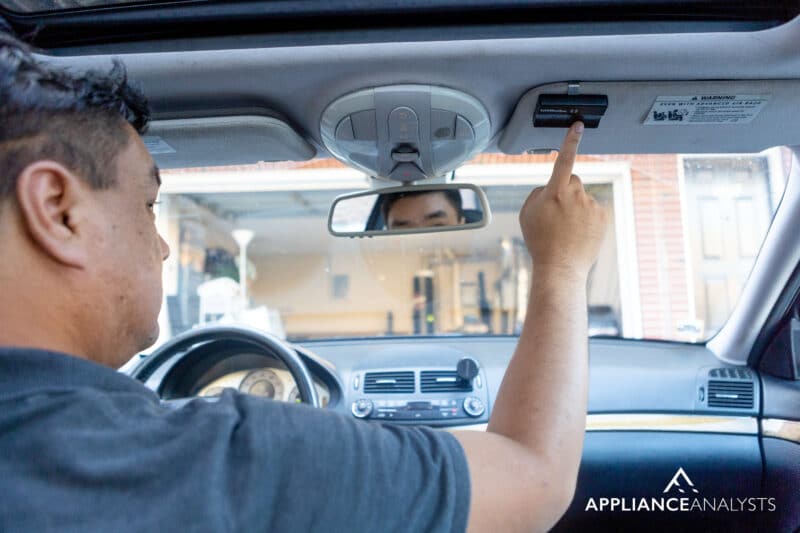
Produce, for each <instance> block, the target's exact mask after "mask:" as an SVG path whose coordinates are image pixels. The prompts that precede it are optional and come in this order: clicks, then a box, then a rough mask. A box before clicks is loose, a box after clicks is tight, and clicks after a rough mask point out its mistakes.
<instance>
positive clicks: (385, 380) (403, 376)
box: [364, 371, 414, 394]
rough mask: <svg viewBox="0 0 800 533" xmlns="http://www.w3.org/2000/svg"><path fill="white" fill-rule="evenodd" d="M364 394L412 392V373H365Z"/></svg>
mask: <svg viewBox="0 0 800 533" xmlns="http://www.w3.org/2000/svg"><path fill="white" fill-rule="evenodd" d="M364 392H367V393H382V394H385V393H389V394H394V393H402V392H414V372H412V371H407V372H367V374H366V375H365V376H364Z"/></svg>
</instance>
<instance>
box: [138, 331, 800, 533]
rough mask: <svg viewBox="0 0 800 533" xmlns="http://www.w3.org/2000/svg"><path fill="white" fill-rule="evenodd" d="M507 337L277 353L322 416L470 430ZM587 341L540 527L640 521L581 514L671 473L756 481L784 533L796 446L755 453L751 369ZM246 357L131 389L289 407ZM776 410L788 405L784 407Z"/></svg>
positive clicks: (275, 379) (648, 347)
mask: <svg viewBox="0 0 800 533" xmlns="http://www.w3.org/2000/svg"><path fill="white" fill-rule="evenodd" d="M516 343H517V338H516V337H511V336H509V337H501V336H495V337H414V338H375V339H331V340H324V341H323V340H321V341H305V342H304V343H303V345H302V346H299V345H293V346H291V348H293V349H294V350H295V351H296V353H297V354H298V355H299V356H300V358H301V359H302V360H303V362H304V363H305V366H306V367H307V369H308V372H309V374H310V375H311V377H312V380H313V382H314V385H315V387H316V390H317V393H318V395H319V398H320V400H321V402H320V403H321V405H322V406H324V407H325V408H326V409H327V410H330V411H334V412H337V413H339V414H340V415H342V416H346V417H348V418H350V419H359V420H363V421H365V422H364V423H373V422H377V423H384V424H385V423H391V424H407V425H425V426H432V427H439V428H442V429H447V430H451V429H452V430H479V431H480V430H484V429H485V428H486V424H487V422H488V420H489V415H490V413H491V410H492V408H493V404H494V400H495V398H496V396H497V393H498V389H499V388H500V384H501V382H502V380H503V376H504V374H505V371H506V368H507V367H508V363H509V361H510V359H511V356H512V354H513V353H514V349H515V347H516ZM589 344H590V365H589V374H590V379H589V382H590V386H589V409H588V411H589V412H588V414H587V419H586V430H587V431H586V435H585V441H584V448H583V459H582V462H581V467H580V472H579V475H578V484H577V489H576V494H575V497H574V500H573V504H572V506H571V507H570V509H569V510H568V511H567V514H566V515H565V516H564V517H563V518H562V520H561V522H559V524H557V526H556V527H555V528H554V531H557V532H561V531H564V532H568V531H612V530H622V529H624V530H643V529H647V528H648V527H651V523H652V520H653V517H652V516H651V515H649V514H647V513H643V514H630V516H628V515H626V516H624V517H622V518H624V519H625V520H626V521H625V522H624V523H623V522H622V521H620V520H621V518H620V516H619V515H617V514H614V513H607V514H604V515H598V514H596V513H587V512H585V509H586V502H587V501H588V500H589V498H592V497H597V495H614V496H625V495H628V496H634V495H638V496H643V495H650V494H653V495H658V494H661V492H662V491H663V487H664V486H665V485H666V484H667V483H668V482H669V480H670V479H671V478H672V477H673V476H674V475H675V472H676V469H677V468H679V467H680V468H683V469H684V470H685V471H686V472H687V473H688V474H689V475H691V479H692V480H693V481H694V482H695V484H696V485H697V486H698V487H701V490H702V494H703V496H704V497H709V498H736V497H746V496H748V497H749V496H753V497H756V496H762V495H763V494H766V493H765V492H764V490H762V485H763V486H764V487H768V488H771V489H770V494H769V495H778V496H780V497H781V498H780V501H782V502H783V505H784V506H785V508H786V511H785V512H781V513H774V516H771V517H769V519H770V520H769V522H767V523H769V524H772V525H774V526H775V527H766V528H763V527H762V528H761V529H760V530H774V531H779V530H780V531H784V530H787V531H794V530H795V529H796V526H797V523H796V520H795V519H794V517H795V516H797V515H796V514H792V510H793V509H796V503H792V502H795V501H796V497H795V496H796V494H794V493H791V494H790V493H788V492H787V490H788V485H786V484H785V481H784V480H785V479H786V471H787V469H792V468H795V466H796V464H797V461H798V457H800V447H798V446H796V445H793V444H792V443H790V442H788V441H780V440H777V439H766V438H764V439H763V450H764V453H763V454H762V448H761V444H760V441H761V440H762V437H761V435H760V430H759V423H760V421H759V412H760V410H761V408H762V401H763V400H762V398H764V397H765V391H764V390H763V389H762V379H761V376H759V373H758V372H756V371H755V370H753V369H748V368H744V367H733V366H730V365H726V364H725V363H723V362H721V361H719V360H718V359H717V358H716V357H714V355H713V354H712V353H711V352H710V351H709V350H708V349H707V348H706V347H705V346H702V345H689V344H678V343H662V342H652V341H650V342H648V341H632V340H626V341H620V340H614V339H590V341H589ZM256 352H257V350H255V349H254V348H253V345H252V344H247V343H244V342H238V341H231V340H219V341H213V342H208V343H207V344H202V345H200V346H198V347H195V348H192V349H191V350H190V351H187V352H182V353H176V354H174V355H173V356H171V357H170V358H169V359H168V360H166V361H165V362H164V363H163V364H160V365H159V367H158V369H157V370H155V371H154V372H153V373H151V374H148V375H147V376H145V378H144V379H143V381H144V382H145V385H147V386H148V387H150V388H151V389H152V390H154V391H156V392H157V393H158V394H159V396H160V397H161V398H162V400H164V401H165V402H166V403H169V402H171V401H173V402H175V403H176V405H175V406H176V407H178V406H179V405H180V403H181V402H186V401H192V399H193V398H196V397H202V398H204V399H205V400H209V401H213V400H214V398H215V397H217V396H219V395H221V394H222V393H223V391H225V390H226V389H235V390H236V391H238V392H240V393H245V394H251V395H255V396H261V397H265V398H270V399H273V400H276V401H285V402H296V401H297V400H298V397H297V392H296V389H295V383H294V380H293V378H292V376H291V374H290V373H289V371H288V370H287V368H286V367H285V366H284V365H283V363H282V362H281V361H280V360H279V359H278V357H277V355H275V354H271V353H268V352H261V353H256ZM473 365H474V366H473ZM792 398H796V396H792ZM773 403H774V402H773ZM787 405H788V404H787ZM790 407H791V408H792V409H794V410H796V403H794V404H791V406H790ZM543 408H547V406H546V405H545V406H543ZM782 416H784V417H785V416H786V415H785V414H784V415H782ZM320 439H325V436H324V435H320ZM776 464H777V465H779V466H780V465H782V464H786V465H790V466H787V467H786V468H777V467H775V465H776ZM764 465H766V467H765V466H764ZM770 468H771V470H770ZM795 470H796V468H795ZM781 487H783V488H781ZM762 493H763V494H762ZM792 506H794V507H792ZM705 518H706V519H707V522H704V524H707V525H708V528H707V529H706V530H707V531H720V532H722V531H726V532H727V531H738V530H741V531H745V530H748V531H749V530H755V526H756V525H763V524H756V523H755V522H754V523H746V521H747V520H751V519H752V520H758V519H759V518H763V517H759V516H757V515H754V516H753V517H750V516H749V515H748V516H747V517H743V516H740V514H739V513H736V515H735V516H733V515H728V514H726V513H717V514H715V515H714V516H708V517H705ZM659 519H662V520H663V524H662V525H664V526H665V527H666V526H670V528H669V529H670V530H674V531H680V530H686V527H685V526H686V522H685V521H686V517H685V516H683V515H681V514H680V513H675V514H674V515H669V516H661V515H659ZM785 524H791V528H788V529H787V528H786V527H783V525H785ZM734 526H735V527H734ZM750 526H754V527H750ZM748 527H750V529H747V528H748ZM737 528H739V529H737ZM742 528H744V529H742ZM663 530H666V529H663Z"/></svg>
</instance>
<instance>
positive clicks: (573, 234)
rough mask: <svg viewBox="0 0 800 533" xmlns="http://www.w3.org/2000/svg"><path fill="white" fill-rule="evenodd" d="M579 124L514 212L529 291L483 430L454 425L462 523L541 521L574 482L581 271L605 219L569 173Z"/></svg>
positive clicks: (581, 360) (581, 406) (489, 525)
mask: <svg viewBox="0 0 800 533" xmlns="http://www.w3.org/2000/svg"><path fill="white" fill-rule="evenodd" d="M582 129H583V124H580V125H579V124H575V125H573V126H572V128H570V130H569V132H568V133H567V136H566V138H565V139H564V144H563V145H562V147H561V151H560V152H559V154H558V158H557V159H556V163H555V167H554V168H553V175H552V177H551V178H550V182H549V183H548V184H547V186H545V187H542V188H539V189H536V190H535V191H533V193H531V195H530V196H529V197H528V200H527V201H526V202H525V205H524V206H523V207H522V211H521V213H520V217H519V218H520V225H521V227H522V233H523V235H524V237H525V242H526V243H527V245H528V250H529V251H530V254H531V257H532V259H533V278H532V283H531V296H530V300H529V303H528V310H527V314H526V317H525V324H524V325H523V328H522V333H521V334H520V338H519V342H518V344H517V349H516V351H515V352H514V356H513V358H512V359H511V362H510V363H509V365H508V369H507V370H506V374H505V377H504V378H503V383H502V384H501V386H500V389H499V391H498V393H497V399H496V400H495V403H494V409H493V410H492V415H491V419H490V420H489V427H488V430H487V432H486V433H477V432H460V433H457V436H458V439H459V441H460V442H461V445H462V447H463V448H464V452H465V453H466V456H467V461H468V462H469V467H470V476H471V479H472V504H471V507H470V516H469V529H470V531H471V532H477V531H487V532H492V533H494V532H498V531H503V532H507V531H544V530H547V529H550V528H551V527H553V525H554V524H555V523H556V521H558V519H559V518H561V515H562V514H563V513H564V511H565V510H566V509H567V506H568V505H569V503H570V501H571V500H572V497H573V494H574V491H575V482H576V480H577V476H578V465H579V464H580V458H581V452H582V449H583V435H584V431H585V429H586V426H585V424H586V401H587V400H586V398H587V384H588V343H587V308H586V278H587V275H588V273H589V269H590V268H591V266H592V263H593V262H594V261H595V259H596V258H597V254H598V251H599V249H600V243H601V241H602V237H603V235H604V232H605V222H606V215H605V212H604V211H603V209H602V208H601V207H600V206H599V205H598V204H597V202H595V200H594V199H593V198H592V197H591V196H589V195H588V194H586V191H584V189H583V184H581V181H580V179H578V177H577V176H574V175H573V174H572V167H573V164H574V163H575V157H576V154H577V150H578V143H579V142H580V138H581V133H582Z"/></svg>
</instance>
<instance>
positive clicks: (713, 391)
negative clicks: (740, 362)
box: [708, 379, 753, 409]
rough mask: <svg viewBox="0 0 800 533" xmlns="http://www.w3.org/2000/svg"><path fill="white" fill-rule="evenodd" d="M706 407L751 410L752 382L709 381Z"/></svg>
mask: <svg viewBox="0 0 800 533" xmlns="http://www.w3.org/2000/svg"><path fill="white" fill-rule="evenodd" d="M708 406H709V407H723V408H728V409H752V408H753V382H752V381H721V380H716V379H712V380H710V381H709V382H708Z"/></svg>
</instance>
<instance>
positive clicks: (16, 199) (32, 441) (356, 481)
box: [0, 39, 605, 532]
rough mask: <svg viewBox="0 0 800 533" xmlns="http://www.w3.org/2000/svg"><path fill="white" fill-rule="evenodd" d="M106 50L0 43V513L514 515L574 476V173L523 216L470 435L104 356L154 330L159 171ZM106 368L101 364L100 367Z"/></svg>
mask: <svg viewBox="0 0 800 533" xmlns="http://www.w3.org/2000/svg"><path fill="white" fill-rule="evenodd" d="M146 123H147V106H146V105H145V102H144V99H143V98H142V97H141V95H140V94H139V93H138V92H137V91H136V90H135V89H133V88H131V87H130V86H129V85H128V83H127V82H126V80H125V75H124V71H123V70H122V69H121V68H120V67H116V68H115V69H114V70H113V71H112V72H111V74H110V75H108V76H103V75H100V74H96V73H95V74H91V73H90V74H87V75H85V76H83V77H77V76H72V75H67V74H66V73H64V72H61V71H57V70H53V69H51V68H49V67H45V66H42V65H40V64H38V63H37V62H36V61H35V60H34V58H33V57H32V56H31V55H30V54H29V53H28V52H27V51H25V50H24V49H22V48H21V47H19V46H17V45H16V44H15V43H14V42H12V41H10V40H9V39H5V42H4V43H3V44H0V180H2V181H0V247H2V248H1V249H2V250H3V258H2V261H0V324H2V327H0V346H3V347H4V348H0V494H2V497H0V530H2V531H47V530H59V531H65V530H66V531H142V530H157V531H161V530H180V531H229V530H244V531H251V530H265V531H334V532H338V531H348V532H355V531H381V532H384V531H463V530H464V529H465V528H467V527H468V529H469V530H470V531H476V532H478V531H490V532H500V531H502V532H507V531H531V530H544V529H547V528H549V527H551V526H552V525H553V524H554V523H555V522H556V521H557V520H558V519H559V517H560V516H561V514H562V513H563V512H564V510H565V509H566V508H567V506H568V504H569V502H570V500H571V498H572V495H573V491H574V486H575V480H576V476H577V470H578V464H579V461H580V455H581V448H582V443H583V431H584V423H585V415H586V401H587V400H586V396H587V333H586V321H587V316H586V308H587V307H586V288H585V285H586V279H587V273H588V271H589V268H590V267H591V265H592V263H593V262H594V260H595V258H596V256H597V253H598V249H599V246H600V241H601V239H602V235H603V232H604V224H605V214H604V211H603V209H602V208H600V207H599V206H598V205H597V203H596V202H595V201H594V200H593V199H592V198H591V197H590V196H588V195H587V194H586V193H585V191H584V189H583V186H582V184H581V182H580V180H579V179H578V177H577V176H574V175H572V174H571V170H572V166H573V163H574V160H575V156H576V151H577V147H578V143H579V140H580V137H581V134H582V131H583V125H582V124H580V123H576V124H575V125H574V126H573V127H572V128H571V129H570V131H569V132H568V134H567V136H566V138H565V140H564V144H563V146H562V148H561V152H560V154H559V157H558V159H557V161H556V163H555V166H554V169H553V175H552V178H551V179H550V181H549V183H548V184H547V186H546V187H542V188H538V189H536V190H535V191H533V193H531V195H530V197H529V198H528V200H527V201H526V203H525V205H524V207H523V208H522V211H521V213H520V224H521V227H522V231H523V235H524V237H525V240H526V242H527V243H528V249H529V251H530V254H531V256H532V259H533V264H534V277H533V280H532V289H531V298H530V307H529V310H528V314H527V316H528V319H527V322H526V324H525V326H524V329H523V332H522V334H521V336H520V339H519V345H518V347H517V349H516V352H515V354H514V356H513V358H512V360H511V363H510V365H509V367H508V371H507V373H506V376H505V379H504V381H503V384H502V386H501V387H500V390H499V393H498V396H497V399H496V401H495V404H494V410H493V413H492V416H491V420H490V423H489V429H488V431H486V432H462V433H457V434H455V436H454V435H451V434H449V433H446V432H441V431H434V430H430V429H425V428H402V427H397V426H391V425H381V424H371V423H364V422H359V421H355V420H353V419H351V418H349V417H344V416H341V415H339V414H336V413H331V412H327V411H324V410H316V409H312V408H310V407H307V406H298V405H289V404H285V403H281V402H269V401H263V400H260V399H257V398H253V397H249V396H247V395H239V394H230V393H228V394H225V395H223V396H222V398H221V399H220V400H219V401H217V402H213V403H206V402H203V401H195V402H190V403H189V404H187V405H186V406H185V407H183V408H180V409H174V410H170V409H166V408H164V407H162V406H161V405H160V404H159V402H158V399H157V398H156V396H155V395H154V394H152V393H151V392H150V391H148V390H147V389H145V388H144V387H143V386H141V384H139V383H137V382H135V381H133V380H131V379H129V378H128V377H126V376H123V375H121V374H118V373H116V372H114V371H113V370H112V369H113V368H115V367H117V366H118V365H120V364H121V363H122V362H124V361H126V360H127V359H128V358H130V357H131V356H132V354H134V353H137V352H138V351H140V350H143V349H145V348H147V347H148V346H149V345H150V344H151V343H153V341H154V340H155V339H156V336H157V333H158V329H157V325H156V324H157V320H156V319H157V315H158V311H159V307H160V303H161V263H162V261H163V260H164V259H165V258H166V257H167V255H168V254H169V249H168V248H167V245H166V243H165V242H164V240H163V239H162V238H161V237H160V236H159V235H158V233H157V231H156V228H155V224H154V216H153V212H152V207H153V204H154V202H155V201H156V196H157V192H158V186H159V182H160V179H159V176H158V170H157V168H156V167H155V165H154V164H153V161H152V159H151V157H150V155H149V154H148V152H147V150H146V149H145V147H144V145H143V143H142V141H141V139H140V137H139V134H138V133H140V132H141V131H142V130H143V129H144V127H145V126H146ZM103 365H104V366H103Z"/></svg>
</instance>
